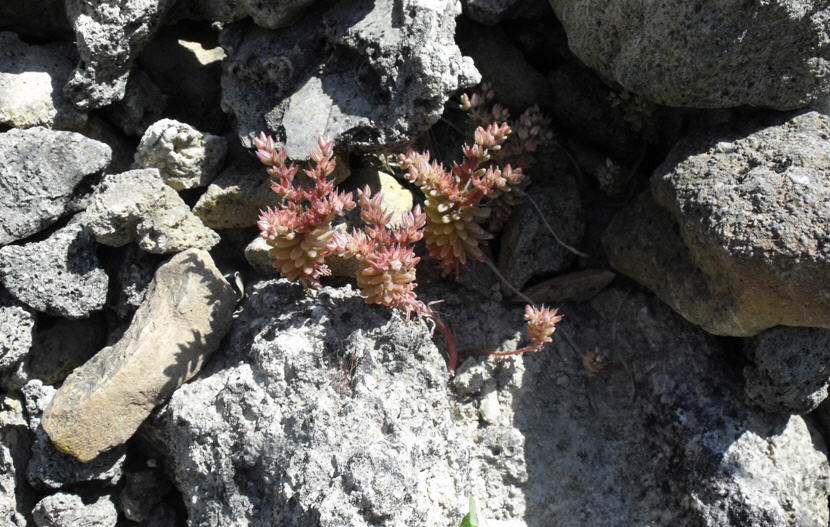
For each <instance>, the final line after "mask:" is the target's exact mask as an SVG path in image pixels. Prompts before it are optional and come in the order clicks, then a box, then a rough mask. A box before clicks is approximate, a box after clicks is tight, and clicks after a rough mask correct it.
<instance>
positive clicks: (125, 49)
mask: <svg viewBox="0 0 830 527" xmlns="http://www.w3.org/2000/svg"><path fill="white" fill-rule="evenodd" d="M173 3H174V2H173V0H149V1H143V0H127V1H126V2H123V1H118V0H104V1H100V2H86V1H84V0H66V15H67V17H68V18H69V20H70V22H71V23H72V27H73V29H74V30H75V39H76V42H77V46H78V54H79V55H80V57H81V66H80V67H79V68H78V69H76V70H75V72H74V74H73V75H72V78H70V79H69V81H68V82H67V83H66V86H64V89H63V91H64V95H65V96H67V97H68V98H69V99H70V100H71V101H72V103H73V104H74V105H75V106H76V107H78V108H80V109H82V110H93V109H96V108H101V107H103V106H106V105H108V104H110V103H112V102H113V101H118V100H121V99H122V98H123V97H124V92H125V90H126V87H127V79H128V78H129V74H130V68H131V67H132V64H133V61H134V60H135V58H136V57H137V56H138V54H139V53H140V52H141V49H142V48H143V47H144V45H145V44H146V43H147V42H148V41H149V40H150V39H152V37H153V35H154V34H155V32H156V31H157V30H158V28H159V26H160V25H161V24H162V22H163V21H164V15H165V13H166V11H167V10H168V9H169V8H170V7H171V6H172V4H173Z"/></svg>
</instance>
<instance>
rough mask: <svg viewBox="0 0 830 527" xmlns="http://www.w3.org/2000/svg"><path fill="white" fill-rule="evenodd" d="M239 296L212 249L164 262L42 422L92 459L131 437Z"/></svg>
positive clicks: (191, 367)
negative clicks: (110, 340) (131, 312)
mask: <svg viewBox="0 0 830 527" xmlns="http://www.w3.org/2000/svg"><path fill="white" fill-rule="evenodd" d="M235 308H236V293H235V292H234V290H233V288H232V287H231V286H230V285H229V284H228V283H227V282H226V281H225V279H224V278H223V277H222V274H221V273H220V272H219V270H218V269H217V268H216V266H215V265H214V263H213V260H212V259H211V258H210V255H209V254H208V253H207V252H206V251H202V250H199V249H192V250H189V251H185V252H183V253H180V254H178V255H176V256H174V257H173V258H172V259H171V260H170V261H169V262H167V263H166V264H164V265H162V266H161V267H159V269H158V271H156V274H155V277H154V279H153V282H152V283H151V284H150V287H149V289H148V291H147V295H146V298H145V300H144V302H143V303H142V305H141V307H139V309H138V311H137V312H136V314H135V316H134V317H133V320H132V323H131V324H130V327H129V328H128V329H127V331H126V333H125V334H124V336H123V337H121V340H119V341H118V342H117V343H116V344H114V345H113V346H108V347H106V348H104V349H102V350H101V351H99V352H98V353H97V354H96V355H95V356H94V357H93V358H92V359H91V360H90V361H88V362H87V363H86V364H84V365H83V366H81V367H79V368H77V369H76V370H75V371H74V372H73V373H72V374H71V375H70V376H69V377H67V378H66V380H65V381H64V383H63V384H62V385H61V387H60V389H59V390H58V392H57V393H56V394H55V396H54V398H53V399H52V402H51V404H50V405H49V406H48V407H47V408H46V410H45V412H44V414H43V419H42V425H43V429H44V430H45V431H46V433H47V434H48V435H49V438H50V439H51V440H52V443H53V444H54V445H55V446H56V447H57V448H58V449H59V450H61V451H62V452H65V453H67V454H71V455H72V456H74V457H75V458H77V459H78V460H80V461H81V462H88V461H90V460H92V459H94V458H96V457H97V456H98V455H99V454H101V453H102V452H105V451H108V450H110V449H112V448H114V447H116V446H118V445H121V444H123V443H124V442H125V441H127V439H129V438H130V437H131V436H132V435H133V434H134V433H135V431H136V430H137V429H138V426H139V425H140V424H141V423H142V421H144V419H146V418H147V416H148V415H149V414H150V412H151V411H152V410H153V409H154V408H155V407H156V406H158V405H159V404H161V403H163V402H164V401H165V400H167V398H168V397H170V394H171V393H173V391H174V390H175V389H176V388H178V387H179V386H181V385H182V384H183V383H185V382H187V381H188V380H189V379H190V378H191V377H193V376H194V375H196V374H197V373H198V372H199V369H200V368H201V367H202V364H203V363H204V361H205V359H206V358H207V357H208V356H210V354H211V353H213V351H214V350H215V349H216V347H217V346H218V345H219V342H220V341H221V339H222V337H223V336H224V335H225V333H226V332H227V330H228V328H229V327H230V323H231V317H232V315H233V312H234V309H235Z"/></svg>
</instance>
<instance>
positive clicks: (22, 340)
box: [0, 287, 35, 370]
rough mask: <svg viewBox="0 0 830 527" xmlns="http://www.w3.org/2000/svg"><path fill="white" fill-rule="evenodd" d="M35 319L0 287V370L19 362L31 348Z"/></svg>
mask: <svg viewBox="0 0 830 527" xmlns="http://www.w3.org/2000/svg"><path fill="white" fill-rule="evenodd" d="M34 327H35V317H34V315H33V314H32V312H31V311H30V310H29V309H27V308H26V307H24V306H23V305H21V304H20V303H19V302H18V301H17V300H15V299H14V298H12V297H11V296H10V295H9V293H8V291H6V290H5V289H4V288H3V287H0V370H7V369H9V368H11V367H12V366H14V365H15V364H17V363H18V362H20V360H21V359H23V358H24V357H25V356H26V354H27V353H28V352H29V349H30V348H31V347H32V330H33V329H34Z"/></svg>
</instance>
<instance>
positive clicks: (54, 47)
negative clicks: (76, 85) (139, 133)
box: [0, 17, 87, 129]
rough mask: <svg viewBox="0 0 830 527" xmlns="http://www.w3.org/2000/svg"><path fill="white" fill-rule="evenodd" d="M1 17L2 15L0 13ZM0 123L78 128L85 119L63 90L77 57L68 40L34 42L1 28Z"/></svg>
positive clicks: (22, 126)
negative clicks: (40, 44)
mask: <svg viewBox="0 0 830 527" xmlns="http://www.w3.org/2000/svg"><path fill="white" fill-rule="evenodd" d="M0 19H2V17H0ZM0 50H2V51H0V124H5V125H8V126H11V127H13V128H30V127H32V126H46V127H48V128H52V127H55V128H73V129H76V128H79V127H81V126H83V124H84V123H85V122H86V118H87V115H86V113H85V112H81V111H78V110H77V109H75V107H74V106H72V105H71V104H70V103H69V102H68V101H66V100H65V99H64V98H63V95H62V94H61V87H62V86H63V84H64V83H65V82H66V79H68V78H69V75H70V73H71V72H72V69H73V68H74V67H75V62H76V61H77V57H76V56H75V53H74V50H73V48H72V46H71V45H69V44H49V45H45V46H34V45H29V44H25V43H24V42H23V41H21V40H20V39H19V38H18V37H17V35H16V34H14V33H10V32H0Z"/></svg>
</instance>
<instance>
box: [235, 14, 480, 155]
mask: <svg viewBox="0 0 830 527" xmlns="http://www.w3.org/2000/svg"><path fill="white" fill-rule="evenodd" d="M459 10H460V5H459V3H458V2H456V1H454V0H436V1H431V2H423V1H416V0H404V1H403V2H397V1H393V0H378V1H376V2H369V1H366V0H352V1H347V2H340V3H337V4H336V5H334V6H330V5H328V4H320V5H314V6H312V7H311V8H310V9H309V10H308V11H307V13H306V16H305V17H304V18H303V20H301V21H299V22H298V23H296V24H294V25H292V26H291V27H289V28H286V29H283V30H279V31H268V30H264V29H260V28H256V27H255V26H253V24H252V23H238V24H235V25H233V26H230V27H228V28H227V29H226V30H225V31H224V32H223V34H222V36H221V39H220V42H221V44H222V47H223V48H224V49H225V51H226V52H227V53H228V57H227V58H226V59H225V60H224V61H223V77H222V92H223V93H222V106H223V108H224V109H225V111H227V112H229V113H232V114H233V115H234V116H235V118H236V121H237V127H238V131H239V137H240V140H241V141H242V142H243V144H244V145H245V146H250V145H251V141H252V138H253V137H254V136H255V135H256V134H258V133H259V132H260V131H261V130H265V131H266V132H268V133H274V134H275V138H276V139H277V140H279V141H280V142H284V143H285V148H286V150H287V152H288V156H289V157H290V158H292V159H308V156H309V152H311V150H312V148H313V147H314V146H315V145H316V142H317V138H318V136H320V135H325V136H326V137H329V138H331V139H333V140H334V141H335V143H338V144H340V143H348V144H349V146H350V147H351V148H369V147H373V146H377V145H386V144H395V143H404V142H408V141H410V140H412V139H413V138H414V137H415V136H417V135H418V134H419V133H421V132H423V131H425V130H426V129H427V128H429V127H430V126H431V125H432V124H434V123H435V122H436V121H437V120H438V119H439V118H440V116H441V114H442V113H443V111H444V104H445V103H446V102H447V100H448V99H449V97H450V96H451V95H452V94H453V93H454V92H455V91H456V90H458V89H459V88H466V87H471V86H472V85H474V84H476V83H477V82H478V81H479V75H478V72H477V71H476V69H475V67H474V66H473V63H472V60H470V59H469V58H465V57H462V56H461V53H460V52H459V50H458V47H457V46H456V44H455V42H454V40H453V33H454V31H455V17H456V16H457V15H458V14H459Z"/></svg>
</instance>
